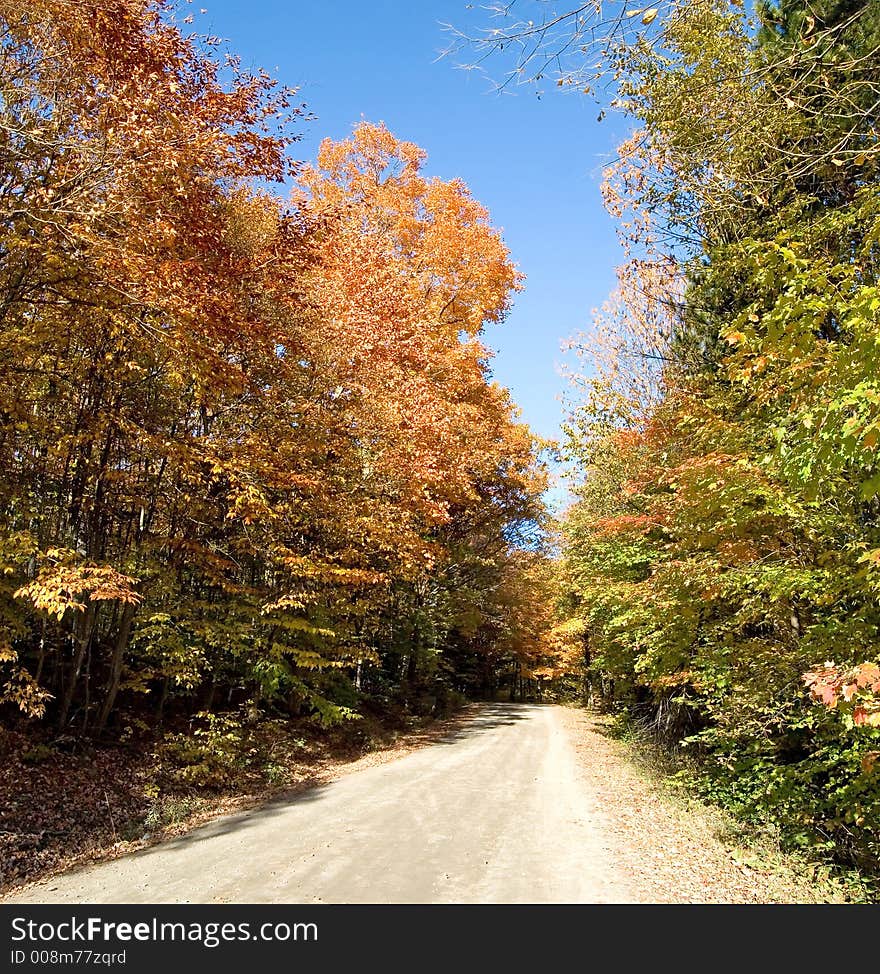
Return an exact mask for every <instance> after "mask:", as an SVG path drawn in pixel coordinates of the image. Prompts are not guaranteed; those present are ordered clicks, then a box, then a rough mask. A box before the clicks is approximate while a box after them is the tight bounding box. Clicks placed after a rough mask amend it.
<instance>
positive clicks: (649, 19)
mask: <svg viewBox="0 0 880 974" xmlns="http://www.w3.org/2000/svg"><path fill="white" fill-rule="evenodd" d="M658 13H660V11H659V9H658V8H657V7H651V9H650V10H646V11H645V12H644V13H643V14H642V23H643V24H651V23H653V22H654V20H655V19H656V18H657V14H658Z"/></svg>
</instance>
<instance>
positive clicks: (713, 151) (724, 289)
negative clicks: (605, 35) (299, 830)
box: [560, 0, 880, 868]
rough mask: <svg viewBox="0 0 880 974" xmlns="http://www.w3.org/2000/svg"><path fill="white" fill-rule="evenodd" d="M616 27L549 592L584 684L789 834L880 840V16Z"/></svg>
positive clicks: (798, 10) (681, 12)
mask: <svg viewBox="0 0 880 974" xmlns="http://www.w3.org/2000/svg"><path fill="white" fill-rule="evenodd" d="M662 14H663V16H660V17H658V16H657V15H656V13H655V15H654V16H652V17H651V18H650V21H649V22H647V23H646V22H645V21H644V20H641V21H638V22H637V23H639V28H638V29H634V35H633V34H630V35H628V36H627V37H626V38H624V39H623V40H621V41H620V42H619V43H615V44H612V45H610V47H609V52H610V53H609V58H610V59H611V61H612V65H613V69H614V83H615V91H616V99H617V104H618V106H619V107H621V108H622V109H623V110H625V111H626V112H628V113H629V115H630V116H631V117H633V118H634V119H635V120H636V121H637V122H638V128H637V129H636V131H635V132H634V133H633V135H632V136H631V137H630V138H629V139H628V141H627V142H626V143H624V144H623V145H622V146H621V147H620V156H619V159H618V161H617V162H615V164H614V165H613V166H611V167H610V168H609V170H608V173H607V182H606V186H605V191H606V199H607V203H608V205H609V208H610V210H611V212H612V213H614V214H615V215H616V216H618V217H619V219H620V221H621V223H620V225H621V235H622V238H623V240H624V243H625V246H626V248H627V253H628V262H627V264H626V265H625V267H624V268H623V269H622V271H621V276H620V280H621V287H620V292H619V294H618V295H616V296H615V299H614V300H613V301H611V302H609V304H608V306H606V308H605V309H604V311H603V312H602V313H601V314H600V316H599V319H598V321H597V324H596V327H595V329H594V330H593V332H592V333H591V334H589V335H586V336H583V337H582V338H580V339H578V340H576V341H575V343H574V344H575V348H576V351H577V352H578V354H579V355H580V356H581V358H582V359H583V360H584V362H585V367H584V368H577V369H575V370H574V372H575V374H574V376H573V378H574V381H575V384H576V386H577V387H578V389H579V394H578V396H577V397H576V402H575V404H574V406H573V409H572V414H571V418H570V423H569V450H570V455H571V457H572V459H573V460H574V462H575V464H576V466H577V468H578V471H579V475H580V486H579V487H578V490H577V500H576V503H575V504H574V505H573V507H572V509H571V510H570V511H569V513H568V515H567V517H566V519H565V523H564V525H563V542H562V544H563V559H562V565H561V569H560V574H561V583H560V584H561V592H560V605H561V609H562V612H563V616H564V618H567V619H568V620H569V621H568V626H569V628H572V627H574V628H575V629H576V628H578V627H580V631H581V632H583V633H584V636H583V638H584V650H585V653H586V659H587V661H588V672H589V676H590V679H591V682H592V685H593V688H594V691H595V692H596V693H598V694H604V696H605V697H606V699H609V700H612V701H614V702H615V704H616V705H617V706H620V707H621V708H624V709H625V710H626V711H627V712H628V713H629V714H630V715H631V716H632V717H633V718H635V719H636V720H638V721H639V722H640V723H641V725H642V726H643V727H648V728H650V729H651V730H652V731H653V732H654V733H655V734H656V735H657V736H659V737H660V738H661V739H662V740H664V741H666V742H667V743H668V744H670V745H678V744H680V743H682V744H684V745H685V747H686V750H687V751H688V752H689V753H691V754H692V755H694V757H695V758H696V759H697V763H698V766H699V769H700V776H701V780H702V784H703V786H704V788H705V789H706V790H707V792H708V793H710V794H712V795H713V796H715V797H716V798H719V799H720V800H722V801H725V802H727V803H729V804H731V805H733V806H735V807H736V808H738V809H739V810H741V811H743V812H744V813H746V814H748V815H751V816H754V817H755V818H759V819H762V820H764V821H772V822H774V823H776V824H777V825H778V826H779V827H780V828H781V829H782V830H783V833H784V835H785V836H786V838H787V839H788V840H789V841H790V842H793V843H795V844H799V845H803V846H810V847H813V848H815V849H820V850H821V849H826V850H831V851H833V852H834V853H835V854H837V855H842V856H844V857H846V858H847V859H848V860H849V861H851V862H855V863H858V864H861V865H865V866H868V867H869V868H875V867H876V862H877V861H878V856H880V767H878V765H877V757H878V754H880V670H878V667H877V662H878V660H880V638H878V632H880V630H878V626H880V601H878V597H880V574H878V572H880V568H878V566H880V550H878V549H880V465H878V460H877V447H878V443H880V385H878V379H877V374H878V352H877V350H878V337H880V250H878V245H880V179H878V163H880V148H878V139H877V135H878V133H877V129H876V105H877V104H878V97H880V8H878V5H877V4H876V3H868V2H858V0H853V2H827V3H824V2H818V3H816V2H810V3H806V2H800V0H786V2H783V3H781V4H779V5H773V4H762V5H759V7H758V9H757V13H756V17H755V18H754V19H750V17H749V15H748V13H747V11H746V10H744V8H743V5H742V4H741V3H737V2H726V0H725V2H722V0H695V2H691V3H687V4H678V3H673V4H667V5H664V6H663V9H662Z"/></svg>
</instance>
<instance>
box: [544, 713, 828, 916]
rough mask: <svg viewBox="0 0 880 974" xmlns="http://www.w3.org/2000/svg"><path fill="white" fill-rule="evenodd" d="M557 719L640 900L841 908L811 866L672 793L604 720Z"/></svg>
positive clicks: (618, 865)
mask: <svg viewBox="0 0 880 974" xmlns="http://www.w3.org/2000/svg"><path fill="white" fill-rule="evenodd" d="M561 714H562V716H561V719H562V721H563V723H564V726H565V727H566V730H567V732H568V733H569V735H570V738H571V742H572V744H573V746H574V749H575V751H576V754H577V756H578V760H579V764H580V769H581V773H582V775H583V778H584V783H585V785H586V787H587V788H588V789H589V790H590V791H591V792H592V793H593V794H594V796H595V800H596V802H597V803H598V805H599V806H600V807H601V808H602V810H603V813H604V814H603V818H604V819H605V831H606V833H607V842H608V846H609V851H610V852H611V855H612V861H613V862H614V868H615V870H616V871H617V870H619V872H620V877H621V879H625V880H627V881H629V883H630V884H631V886H632V888H634V889H636V890H638V891H639V898H640V901H641V902H644V903H828V902H838V903H839V902H846V899H847V897H846V894H845V892H844V890H843V889H842V888H841V887H840V886H839V885H838V884H836V883H835V882H833V881H832V880H831V879H830V878H828V877H820V876H818V875H817V873H816V871H815V868H814V867H810V866H809V864H807V863H804V862H802V861H800V860H797V859H795V858H794V857H791V856H785V855H782V854H781V853H780V852H779V851H778V849H774V848H773V847H772V846H771V845H770V844H768V843H765V842H762V841H760V840H758V839H754V840H746V839H745V838H744V837H743V835H742V832H741V830H740V829H737V827H736V825H735V823H733V821H732V820H731V819H730V818H729V817H728V816H726V815H725V814H724V813H723V812H721V811H719V810H718V809H714V808H711V807H709V806H707V805H705V804H704V803H702V802H700V801H698V800H697V799H694V798H692V797H689V796H687V795H685V794H682V793H680V792H679V790H678V789H677V788H676V789H673V788H672V787H671V786H670V785H669V784H668V782H667V781H666V780H664V778H663V777H662V775H661V774H660V773H659V772H657V771H656V770H654V769H653V768H651V767H650V766H649V765H648V764H647V763H646V762H645V761H644V760H641V759H640V758H639V755H638V754H637V753H635V752H634V750H633V747H632V745H629V744H627V743H624V742H623V741H620V740H617V739H615V738H614V737H612V736H611V735H610V733H609V725H608V721H607V720H606V719H604V718H603V717H601V716H599V715H596V714H591V713H589V712H586V711H583V710H578V709H575V708H564V709H563V710H562V711H561Z"/></svg>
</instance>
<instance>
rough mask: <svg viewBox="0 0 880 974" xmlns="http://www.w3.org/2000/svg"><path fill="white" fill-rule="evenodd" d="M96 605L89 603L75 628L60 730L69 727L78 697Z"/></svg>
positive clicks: (60, 717)
mask: <svg viewBox="0 0 880 974" xmlns="http://www.w3.org/2000/svg"><path fill="white" fill-rule="evenodd" d="M96 609H97V607H96V605H95V603H94V602H89V604H88V606H87V608H86V611H85V612H84V613H83V614H82V616H81V617H80V619H79V621H78V622H77V625H76V627H75V628H74V637H73V638H74V640H75V641H76V652H75V653H74V656H73V665H72V667H71V673H70V679H69V680H68V682H67V686H66V688H65V690H64V696H63V697H62V700H61V709H60V711H59V712H58V729H59V730H64V728H65V726H66V725H67V717H68V715H69V714H70V708H71V706H72V704H73V698H74V696H75V695H76V687H77V684H78V683H79V674H80V671H81V670H82V665H83V660H84V659H85V656H86V648H87V647H88V645H89V642H90V641H91V638H92V631H93V629H94V625H95V612H96Z"/></svg>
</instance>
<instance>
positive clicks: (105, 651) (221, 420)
mask: <svg viewBox="0 0 880 974" xmlns="http://www.w3.org/2000/svg"><path fill="white" fill-rule="evenodd" d="M183 30H185V28H183V27H182V25H181V24H179V23H177V22H176V21H175V15H174V12H173V9H172V8H171V7H167V6H166V5H165V4H164V3H162V2H160V0H157V2H154V0H105V2H102V3H101V4H91V3H71V2H69V0H3V2H2V3H0V85H2V89H0V95H2V97H0V158H2V163H0V173H2V178H0V359H2V370H0V564H2V575H0V578H2V581H0V702H2V707H3V710H2V713H3V716H4V719H8V720H9V721H13V720H24V719H26V718H40V717H42V718H43V719H44V720H45V721H52V722H54V724H55V725H56V726H57V727H59V728H61V729H63V730H64V731H65V732H66V733H74V734H81V733H84V732H86V731H89V730H93V731H97V732H101V731H102V730H103V729H105V728H110V727H112V726H113V725H114V722H118V717H119V714H120V712H126V711H127V712H130V713H131V712H134V713H140V714H148V715H156V714H159V715H160V716H161V715H162V713H163V712H168V711H169V710H171V709H173V708H176V709H177V710H186V711H187V712H194V711H211V710H212V709H217V708H223V709H232V710H234V709H236V708H238V707H239V706H244V705H247V706H249V707H250V708H251V709H253V710H257V711H259V710H260V709H261V708H262V709H264V710H265V709H274V710H275V711H277V712H281V713H287V714H298V713H303V714H309V713H312V714H314V715H315V716H319V717H321V718H322V719H323V720H324V721H332V720H334V719H338V718H340V717H345V716H352V715H354V714H355V713H356V711H357V708H358V704H359V695H360V694H366V693H369V694H371V695H372V696H374V697H379V698H388V697H389V696H392V695H395V694H398V695H401V696H402V697H404V698H407V699H409V700H413V699H416V698H418V697H419V695H421V696H422V697H424V698H425V699H424V700H423V701H422V703H423V704H424V705H425V706H427V707H428V708H430V707H431V706H432V705H434V704H435V703H437V702H438V698H439V697H441V696H442V695H443V694H444V693H448V692H449V691H450V690H456V691H475V692H476V691H480V690H489V689H492V688H493V687H494V685H495V683H496V682H497V680H498V678H499V675H500V674H505V673H513V672H514V671H515V672H516V673H517V674H518V675H519V677H520V679H521V677H522V673H523V672H524V671H525V672H530V670H529V667H530V666H532V667H533V666H535V665H536V664H537V663H538V662H540V657H541V653H542V652H543V649H542V645H541V640H542V625H541V619H542V613H543V612H546V608H545V604H546V603H544V604H540V605H539V604H537V603H536V604H534V605H533V604H532V603H531V602H530V600H529V598H528V593H529V592H530V591H533V590H534V586H535V585H540V584H542V582H541V580H540V579H541V577H542V572H543V570H544V569H543V567H542V558H541V554H540V534H541V523H542V518H543V508H542V502H541V496H542V490H543V486H544V473H543V469H542V467H541V465H540V463H539V462H538V459H537V455H538V449H539V445H538V444H537V443H536V442H535V440H534V438H533V437H532V436H531V434H530V433H529V431H528V429H527V428H526V427H525V426H524V425H523V424H521V423H520V422H519V421H518V420H517V418H516V412H515V409H514V407H513V404H512V403H511V401H510V399H509V397H508V394H507V392H506V391H505V390H504V389H502V388H500V387H499V386H497V385H496V384H495V383H493V382H492V381H491V376H490V372H489V351H488V349H487V348H486V347H485V346H484V345H483V344H482V342H481V340H480V333H481V331H482V329H483V327H484V325H485V324H486V323H488V322H498V321H500V320H502V319H503V318H504V316H505V313H506V311H507V310H508V306H509V302H510V299H511V295H512V293H513V292H514V291H515V290H516V289H517V288H518V287H519V275H518V273H517V271H516V270H515V268H514V266H513V264H512V263H511V260H510V257H509V255H508V253H507V250H506V248H505V246H504V244H503V242H502V240H501V238H500V236H499V234H498V233H497V232H496V231H495V230H494V229H493V228H492V227H491V226H490V223H489V219H488V215H487V213H486V211H485V210H484V209H483V208H482V207H481V206H480V205H479V204H478V203H477V202H476V201H475V200H474V199H473V198H472V197H471V196H470V195H469V193H468V190H467V189H466V187H465V186H464V185H463V184H461V183H460V182H457V181H453V182H442V181H440V180H437V179H431V178H428V177H426V176H425V175H424V174H423V172H422V168H423V162H424V158H425V157H424V153H423V152H422V151H421V150H420V149H418V148H417V147H416V146H414V145H412V144H409V143H406V142H401V141H399V140H397V139H396V138H394V137H393V136H392V135H391V133H390V132H388V131H387V129H385V128H384V127H383V126H381V125H371V124H366V123H365V124H362V125H361V126H359V127H358V128H357V130H356V131H355V132H354V134H353V136H352V137H351V138H350V139H348V140H346V141H343V142H340V143H331V142H325V143H324V144H323V145H322V146H321V150H320V153H319V156H318V158H317V160H316V162H315V164H314V165H297V164H295V163H293V162H292V161H291V159H290V155H289V153H290V148H291V145H292V143H293V142H294V140H295V133H293V132H292V130H291V127H290V126H291V125H295V124H296V123H297V121H298V119H300V118H301V116H302V109H300V108H298V107H296V105H295V103H294V101H293V97H294V96H293V93H292V92H290V91H285V90H282V89H280V88H279V87H278V86H277V85H276V84H275V82H274V81H272V80H271V79H270V78H269V77H268V76H266V75H265V74H263V73H260V72H256V73H252V72H247V71H245V70H243V69H242V67H241V66H240V64H239V63H238V62H237V61H236V60H235V59H234V58H232V57H231V56H226V55H223V53H222V51H221V50H220V49H219V48H218V47H217V42H216V41H214V40H212V39H210V38H200V37H197V36H195V35H192V36H187V35H185V34H184V33H183ZM285 181H288V182H289V183H292V185H293V191H292V194H290V195H289V196H288V195H287V193H286V191H285V196H284V197H282V196H281V195H279V193H280V192H281V188H280V187H282V186H283V184H284V183H285ZM273 186H277V187H279V190H278V191H277V192H276V191H275V190H273V189H272V188H271V187H273ZM524 668H525V670H524Z"/></svg>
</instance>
